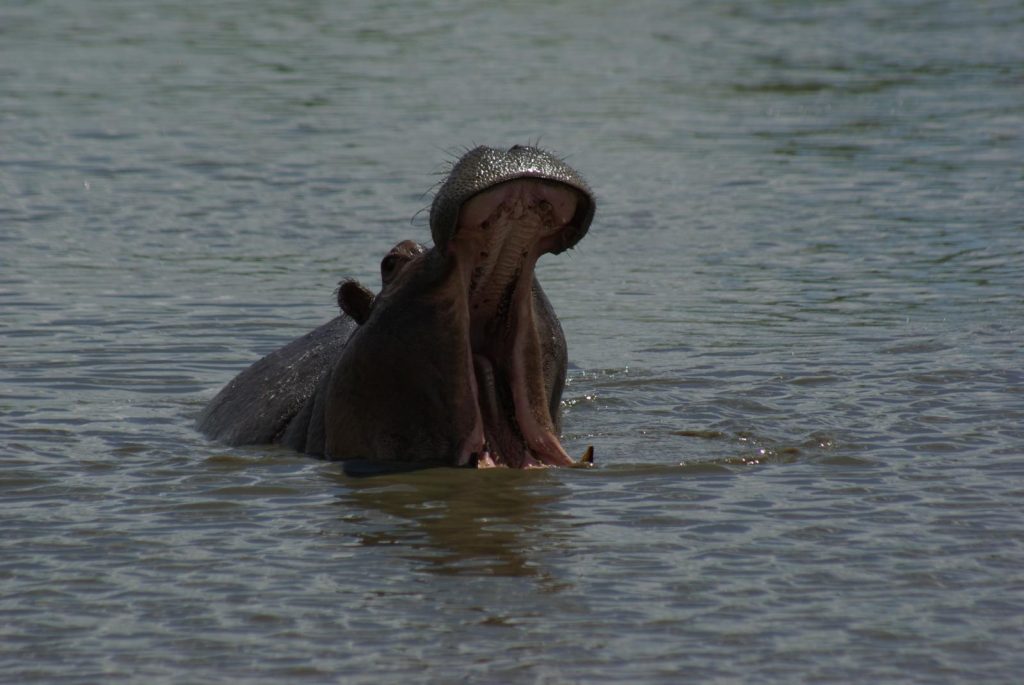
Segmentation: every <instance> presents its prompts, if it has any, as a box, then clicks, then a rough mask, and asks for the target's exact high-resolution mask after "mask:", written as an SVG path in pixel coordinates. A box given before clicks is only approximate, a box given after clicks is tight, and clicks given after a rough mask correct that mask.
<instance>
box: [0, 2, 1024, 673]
mask: <svg viewBox="0 0 1024 685" xmlns="http://www.w3.org/2000/svg"><path fill="white" fill-rule="evenodd" d="M1022 65H1024V8H1022V7H1021V5H1020V4H1019V3H1017V2H999V1H992V2H979V3H957V2H940V1H923V2H911V1H909V0H901V1H897V2H878V1H874V0H861V1H852V0H851V1H845V2H830V3H811V2H798V1H795V0H794V1H779V2H772V3H763V2H752V1H747V0H735V1H731V2H715V3H690V2H686V3H670V2H639V3H628V4H626V3H621V4H613V3H583V2H574V1H572V0H569V1H566V2H559V3H554V4H552V3H533V2H517V3H487V2H485V3H461V2H443V3H425V2H404V3H391V4H384V5H379V6H374V7H372V8H371V7H369V6H368V7H367V8H364V9H355V8H350V7H347V6H346V5H345V3H318V2H297V3H288V4H287V5H286V6H279V3H268V2H248V3H217V4H215V5H209V6H207V5H202V6H200V5H197V4H195V3H184V2H177V1H175V0H168V1H166V2H144V3H143V2H140V3H104V2H96V1H95V0H81V1H79V2H75V3H66V2H57V1H56V0H51V1H49V2H47V1H38V2H16V3H8V5H7V6H5V8H4V9H3V10H0V81H2V83H3V86H4V87H3V88H0V311H2V312H3V316H2V317H0V336H2V339H0V464H2V466H0V512H2V516H3V520H4V524H5V525H4V526H3V528H2V530H3V532H0V545H2V548H3V553H2V555H0V616H2V618H3V620H2V621H0V673H3V674H4V679H5V680H6V679H9V680H10V681H11V682H19V683H27V682H47V683H50V682H66V683H92V682H99V681H103V682H147V683H160V682H225V683H236V682H267V683H277V682H284V681H287V682H338V681H344V682H353V683H380V682H453V681H459V682H480V683H484V682H509V683H517V682H522V683H563V682H579V683H596V682H609V683H611V682H616V683H618V682H643V683H678V682H680V681H681V680H688V681H690V680H692V681H694V682H778V683H792V682H803V681H814V682H841V683H846V682H868V681H873V682H943V683H946V682H961V681H963V682H967V681H969V682H993V683H995V682H1006V683H1010V682H1016V680H1017V679H1018V678H1019V673H1020V672H1022V671H1024V660H1022V657H1021V656H1020V649H1019V645H1020V643H1021V639H1022V638H1024V580H1022V575H1021V571H1020V569H1021V568H1024V513H1022V511H1024V506H1022V505H1024V486H1022V483H1024V428H1022V426H1024V372H1022V368H1024V353H1022V346H1021V342H1020V341H1021V340H1022V339H1024V295H1022V290H1021V285H1022V284H1024V271H1022V267H1021V264H1022V263H1024V222H1022V219H1021V217H1022V214H1021V208H1022V206H1024V167H1022V163H1021V160H1022V159H1024V139H1022V136H1024V88H1022V86H1024V71H1022ZM538 139H539V140H540V142H541V144H542V145H546V146H549V147H551V148H553V149H555V150H556V151H558V152H559V153H561V154H564V155H566V156H567V157H568V159H569V161H570V162H571V163H572V164H573V165H574V166H576V167H577V168H578V169H579V170H580V171H581V172H582V173H583V174H584V176H586V177H587V178H588V179H589V180H590V181H591V183H592V185H593V186H594V188H595V191H596V193H597V196H598V203H599V204H598V214H597V218H596V221H595V223H594V225H593V227H592V229H591V232H590V234H589V235H588V236H587V238H586V239H585V240H584V241H583V242H582V243H581V244H580V245H579V246H578V248H577V249H576V250H574V251H572V252H571V253H569V254H565V255H560V256H557V257H547V258H545V259H544V260H542V262H541V264H540V266H539V273H540V278H541V280H542V282H543V283H544V285H545V288H546V290H547V292H548V294H549V296H550V297H551V299H552V301H553V303H554V305H555V308H556V310H557V311H558V312H559V315H560V317H561V320H562V324H563V327H564V328H565V330H566V335H567V337H568V342H569V349H570V360H571V363H572V368H571V369H570V379H569V384H568V386H567V389H566V393H565V397H564V400H565V402H564V407H563V411H564V420H563V428H564V435H563V440H564V442H565V444H566V447H567V449H568V450H569V451H570V453H575V454H579V453H581V452H582V451H583V449H584V447H585V446H586V445H590V444H593V445H594V446H595V449H596V452H597V459H598V462H599V466H598V467H597V468H595V469H591V470H578V469H574V470H560V471H546V472H531V473H509V472H487V473H476V472H465V471H457V470H445V469H442V470H431V471H423V472H416V473H410V474H401V475H394V476H387V477H383V478H372V479H354V478H350V477H348V476H345V475H344V474H343V473H342V472H341V470H340V468H339V467H338V466H337V465H336V464H330V463H324V462H319V461H316V460H313V459H309V458H306V457H302V456H300V455H295V454H293V453H291V452H289V451H287V450H283V449H280V448H274V447H253V448H228V447H225V446H223V445H218V444H216V443H211V442H208V441H207V440H205V439H204V438H203V437H202V436H200V435H198V434H197V433H196V432H195V431H194V429H193V420H194V417H195V415H196V413H197V412H198V411H199V409H200V408H201V407H202V406H203V404H204V402H205V401H207V400H208V399H209V398H210V397H212V395H213V394H214V393H215V392H216V390H217V389H218V388H219V387H220V386H222V385H223V384H224V383H225V382H227V381H228V380H229V379H230V378H231V377H232V376H233V375H234V374H235V373H237V372H238V371H239V370H241V369H242V368H244V367H245V365H247V364H249V363H251V362H252V361H254V360H255V359H257V358H258V357H259V356H260V355H262V354H265V353H267V352H269V351H271V350H273V349H275V348H276V347H278V346H280V345H281V344H283V343H285V342H287V341H288V340H290V339H292V338H294V337H296V336H298V335H301V334H303V333H305V332H307V331H308V330H310V329H311V328H313V327H315V326H317V325H319V324H320V323H322V322H323V321H325V320H326V319H327V318H329V317H331V316H333V313H334V296H333V289H334V287H335V286H336V284H337V281H338V280H339V279H340V278H342V277H346V276H351V277H357V278H360V279H362V280H363V281H364V282H366V283H370V284H373V285H376V283H377V282H378V281H377V276H376V273H377V264H378V262H379V260H380V258H381V256H382V255H383V254H384V252H385V251H386V250H387V249H388V248H389V247H390V246H391V245H392V244H394V243H395V242H397V241H398V240H401V239H405V238H415V239H419V240H425V239H426V236H427V235H428V232H427V228H426V213H425V212H424V211H423V209H424V208H425V207H427V206H428V205H429V202H430V199H431V190H432V189H433V188H434V187H435V185H436V184H437V182H438V181H439V180H440V178H441V176H440V174H443V172H444V169H445V168H446V165H447V163H448V162H449V161H450V160H452V159H453V158H455V157H457V156H458V155H459V154H460V152H461V150H463V149H465V147H468V146H471V145H474V144H477V143H482V144H492V145H511V144H513V143H523V142H530V141H535V140H538Z"/></svg>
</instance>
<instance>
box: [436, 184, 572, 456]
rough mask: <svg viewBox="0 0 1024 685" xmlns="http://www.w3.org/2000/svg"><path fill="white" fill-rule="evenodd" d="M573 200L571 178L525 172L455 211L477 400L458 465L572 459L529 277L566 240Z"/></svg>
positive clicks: (453, 250) (452, 251) (454, 255)
mask: <svg viewBox="0 0 1024 685" xmlns="http://www.w3.org/2000/svg"><path fill="white" fill-rule="evenodd" d="M580 201H581V200H580V196H579V193H578V192H577V191H576V190H574V189H572V188H570V187H569V186H566V185H563V184H559V183H553V182H549V181H543V180H538V179H529V178H527V179H519V180H514V181H509V182H506V183H503V184H501V185H498V186H495V187H493V188H491V189H489V190H487V191H485V192H483V193H481V194H479V195H476V196H474V197H473V198H471V199H470V200H469V201H468V202H467V203H466V204H465V205H464V206H463V208H462V211H461V212H460V215H459V222H458V229H457V232H456V234H455V235H454V236H453V238H452V239H451V240H450V242H449V243H448V246H447V249H448V253H449V257H450V258H451V259H452V260H453V262H454V264H455V266H456V273H457V276H458V278H457V280H458V282H459V289H460V291H461V293H464V301H465V306H464V308H463V307H461V306H460V307H459V309H461V310H462V311H463V312H465V315H466V316H468V317H469V325H468V331H469V340H468V341H467V344H468V345H469V350H468V353H469V354H468V355H467V359H468V360H470V364H469V367H470V368H467V369H466V373H467V376H468V381H469V384H470V390H471V392H472V394H473V403H472V404H473V405H474V406H475V416H474V417H473V420H472V426H473V428H472V431H471V432H470V433H469V434H468V435H467V436H466V437H465V439H464V440H463V441H462V444H461V445H460V447H459V453H458V464H460V465H475V466H492V465H493V466H508V467H512V468H526V467H534V466H568V465H571V464H572V463H573V460H572V459H571V458H570V457H569V455H568V454H566V452H565V450H564V449H563V448H562V445H561V443H559V441H558V438H557V437H556V434H555V427H554V424H553V422H552V418H551V411H550V408H549V401H548V400H549V398H548V397H547V392H546V390H545V387H544V369H543V364H544V362H543V355H542V353H541V340H540V338H539V333H538V327H537V324H536V320H535V315H534V310H533V302H534V297H533V293H532V284H533V271H534V265H535V264H536V262H537V259H538V258H539V257H540V256H541V255H542V254H544V253H546V252H552V251H561V249H563V245H562V242H561V241H562V240H563V234H564V232H565V230H566V228H567V227H568V226H570V225H571V222H572V221H573V218H574V216H575V213H576V208H577V205H578V204H580ZM460 299H461V298H460Z"/></svg>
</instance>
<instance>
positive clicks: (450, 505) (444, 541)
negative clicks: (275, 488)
mask: <svg viewBox="0 0 1024 685" xmlns="http://www.w3.org/2000/svg"><path fill="white" fill-rule="evenodd" d="M332 477H334V478H337V480H339V481H340V482H341V484H342V485H343V486H344V489H343V490H342V492H341V493H340V494H339V495H338V499H339V502H338V504H339V506H342V507H344V508H345V509H346V510H347V511H349V512H350V511H359V512H369V515H367V516H366V517H365V518H363V519H362V520H361V521H359V526H360V530H358V531H357V532H356V533H355V535H356V536H357V537H358V539H359V540H360V542H361V543H362V544H363V545H399V546H402V547H404V548H406V550H407V551H406V552H404V553H403V554H402V556H403V557H405V558H407V559H410V560H413V561H416V562H418V563H419V565H420V568H422V569H423V570H424V571H426V572H428V573H434V574H438V575H456V576H457V575H495V576H536V577H540V578H542V579H544V578H548V575H547V573H546V571H545V569H544V568H543V566H542V565H541V563H540V561H539V559H538V558H537V557H538V556H542V555H540V554H533V553H534V552H538V547H543V548H544V549H543V555H550V554H552V550H551V547H552V546H554V547H557V546H558V545H559V544H560V542H561V541H564V540H565V539H566V538H567V536H568V534H569V521H568V514H567V513H565V512H564V511H559V510H558V506H557V505H558V502H559V501H560V500H561V499H562V498H564V497H565V495H566V493H567V490H566V488H565V486H564V485H562V484H561V483H560V482H559V481H558V480H557V478H556V477H555V476H553V475H551V474H549V473H547V472H545V471H541V470H533V471H513V470H508V469H488V470H483V471H480V470H473V469H450V468H434V469H425V470H422V471H414V472H409V473H403V474H391V475H381V476H375V477H371V478H350V477H347V476H344V475H336V476H332ZM376 513H379V514H381V516H376V515H375V514H376Z"/></svg>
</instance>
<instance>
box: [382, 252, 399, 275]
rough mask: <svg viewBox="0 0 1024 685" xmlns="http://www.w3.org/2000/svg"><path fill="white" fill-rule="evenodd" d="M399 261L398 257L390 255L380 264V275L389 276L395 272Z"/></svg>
mask: <svg viewBox="0 0 1024 685" xmlns="http://www.w3.org/2000/svg"><path fill="white" fill-rule="evenodd" d="M397 261H398V255H393V254H389V255H388V256H387V257H385V258H384V259H382V260H381V262H380V275H381V276H384V277H386V276H389V275H390V274H391V272H392V271H394V270H395V262H397Z"/></svg>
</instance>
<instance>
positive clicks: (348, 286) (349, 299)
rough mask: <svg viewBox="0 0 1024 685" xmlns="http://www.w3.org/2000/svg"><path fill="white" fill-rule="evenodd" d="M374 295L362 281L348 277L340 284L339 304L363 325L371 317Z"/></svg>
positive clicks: (342, 309)
mask: <svg viewBox="0 0 1024 685" xmlns="http://www.w3.org/2000/svg"><path fill="white" fill-rule="evenodd" d="M373 298H374V295H373V293H372V292H370V291H369V290H368V289H367V288H366V287H365V286H364V285H363V284H362V283H360V282H359V281H356V280H353V279H346V280H344V281H342V282H341V283H339V284H338V306H339V307H341V311H343V312H345V313H346V314H348V315H349V316H351V317H352V319H353V320H354V321H355V322H356V323H357V324H359V325H360V326H362V325H363V324H364V323H366V320H367V319H369V318H370V308H371V307H372V306H373Z"/></svg>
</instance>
